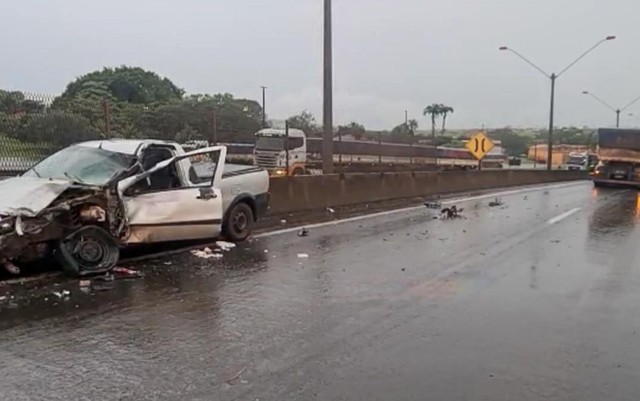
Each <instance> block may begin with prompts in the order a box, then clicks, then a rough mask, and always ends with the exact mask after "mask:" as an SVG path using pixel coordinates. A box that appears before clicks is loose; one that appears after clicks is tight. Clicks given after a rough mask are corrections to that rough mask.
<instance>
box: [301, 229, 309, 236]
mask: <svg viewBox="0 0 640 401" xmlns="http://www.w3.org/2000/svg"><path fill="white" fill-rule="evenodd" d="M308 235H309V230H307V229H306V228H305V227H302V228H301V229H300V230H299V231H298V237H306V236H308Z"/></svg>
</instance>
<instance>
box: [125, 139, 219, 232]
mask: <svg viewBox="0 0 640 401" xmlns="http://www.w3.org/2000/svg"><path fill="white" fill-rule="evenodd" d="M225 157H226V148H225V147H219V146H216V147H210V148H205V149H200V150H196V151H193V152H189V153H186V154H182V155H179V156H176V157H174V158H172V159H170V160H166V161H163V162H161V163H159V164H157V165H156V166H155V167H153V168H151V169H149V170H148V171H147V172H145V173H142V174H139V175H137V176H134V177H130V178H127V179H126V180H124V181H122V182H121V183H120V184H119V185H118V190H119V192H120V193H121V194H122V200H123V202H124V205H125V210H126V214H127V220H128V224H129V236H128V239H127V242H128V243H131V244H135V243H152V242H166V241H181V240H193V239H205V238H214V237H216V236H218V235H219V234H220V231H221V225H222V217H223V214H224V211H223V205H222V194H221V191H220V188H219V183H220V181H221V179H222V170H223V168H224V160H225Z"/></svg>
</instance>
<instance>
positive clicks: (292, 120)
mask: <svg viewBox="0 0 640 401" xmlns="http://www.w3.org/2000/svg"><path fill="white" fill-rule="evenodd" d="M288 121H289V128H294V129H299V130H302V131H303V132H304V133H305V134H307V136H316V135H317V134H318V133H319V128H318V126H317V125H316V118H315V117H314V116H313V114H311V113H309V112H308V111H307V110H304V111H302V113H300V114H298V115H296V116H292V117H289V119H288Z"/></svg>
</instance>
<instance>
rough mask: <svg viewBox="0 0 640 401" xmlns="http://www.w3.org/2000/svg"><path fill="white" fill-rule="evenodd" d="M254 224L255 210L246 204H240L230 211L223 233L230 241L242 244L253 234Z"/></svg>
mask: <svg viewBox="0 0 640 401" xmlns="http://www.w3.org/2000/svg"><path fill="white" fill-rule="evenodd" d="M253 223H254V216H253V209H251V206H249V205H248V204H247V203H246V202H240V203H237V204H236V205H234V206H233V207H232V208H231V210H230V211H229V214H228V215H227V219H226V221H225V222H224V225H223V229H222V231H223V233H224V236H225V237H226V238H227V239H228V240H230V241H232V242H242V241H244V240H246V239H247V238H248V237H249V235H250V234H251V229H252V228H253Z"/></svg>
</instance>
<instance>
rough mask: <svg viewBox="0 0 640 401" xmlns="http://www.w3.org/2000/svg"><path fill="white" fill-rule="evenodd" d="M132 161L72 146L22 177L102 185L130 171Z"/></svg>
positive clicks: (118, 155) (108, 152)
mask: <svg viewBox="0 0 640 401" xmlns="http://www.w3.org/2000/svg"><path fill="white" fill-rule="evenodd" d="M133 160H134V157H133V156H131V155H126V154H122V153H116V152H111V151H108V150H104V149H98V148H91V147H87V146H81V145H74V146H70V147H68V148H65V149H62V150H60V151H59V152H57V153H54V154H53V155H51V156H49V157H47V158H46V159H44V160H43V161H41V162H40V163H38V164H37V165H35V166H34V167H33V168H31V169H30V170H28V171H27V172H26V173H24V175H25V176H27V177H41V178H53V179H61V180H71V181H74V182H78V183H81V184H88V185H105V184H107V183H108V182H109V180H110V179H111V178H112V177H113V176H114V175H115V174H117V173H118V172H120V171H122V170H125V169H127V168H129V166H131V164H132V162H133Z"/></svg>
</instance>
